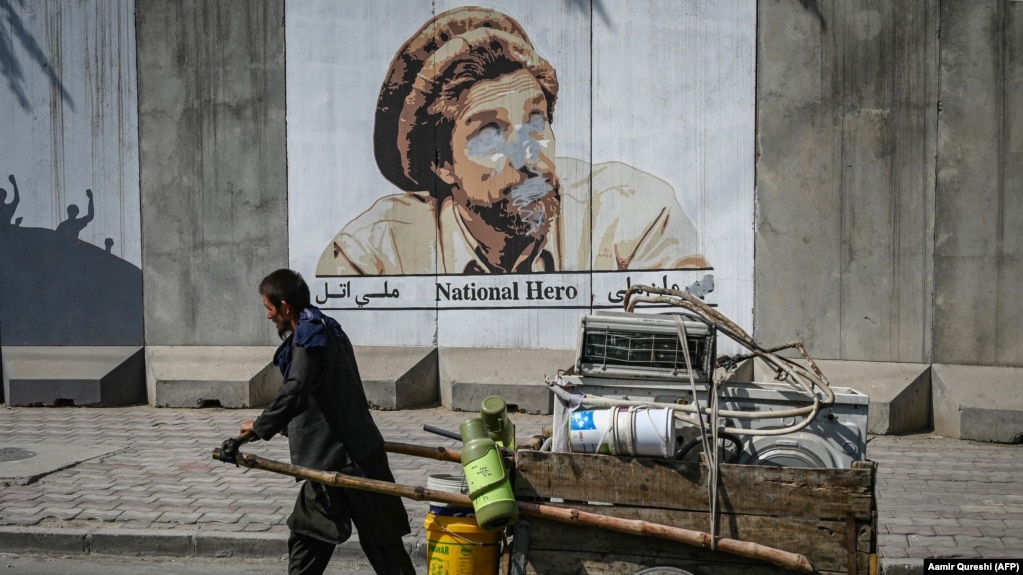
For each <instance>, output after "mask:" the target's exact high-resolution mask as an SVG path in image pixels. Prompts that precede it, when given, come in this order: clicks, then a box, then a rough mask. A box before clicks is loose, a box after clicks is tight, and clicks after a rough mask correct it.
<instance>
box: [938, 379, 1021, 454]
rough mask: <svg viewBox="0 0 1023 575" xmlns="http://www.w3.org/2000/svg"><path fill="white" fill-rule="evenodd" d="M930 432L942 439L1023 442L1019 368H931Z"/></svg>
mask: <svg viewBox="0 0 1023 575" xmlns="http://www.w3.org/2000/svg"><path fill="white" fill-rule="evenodd" d="M933 372H934V382H933V393H934V432H935V433H938V434H940V435H944V436H945V437H953V438H956V439H972V440H976V441H993V442H997V443H1020V442H1021V441H1023V368H1018V367H986V366H975V365H934V366H933Z"/></svg>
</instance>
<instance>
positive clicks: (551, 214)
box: [466, 176, 561, 240]
mask: <svg viewBox="0 0 1023 575" xmlns="http://www.w3.org/2000/svg"><path fill="white" fill-rule="evenodd" d="M502 196H503V197H504V199H502V200H500V201H498V202H494V203H492V204H478V203H473V202H471V201H467V202H466V207H467V208H468V209H469V210H470V211H472V212H473V213H474V214H477V215H478V216H479V217H480V219H481V220H483V222H484V223H486V224H487V225H489V226H490V227H492V228H494V229H496V230H503V231H505V232H507V233H508V235H509V236H512V237H529V238H532V239H535V240H539V239H542V238H543V236H544V235H546V233H547V230H548V229H550V222H551V221H552V220H553V219H554V218H555V216H556V214H557V208H558V204H559V202H560V201H561V196H560V194H559V193H558V189H557V187H556V186H552V185H551V184H550V183H549V182H548V181H547V180H546V179H544V177H543V176H533V177H531V178H529V179H528V180H526V181H525V182H523V183H522V184H519V185H518V186H515V187H511V188H508V189H506V190H505V191H504V193H503V194H502Z"/></svg>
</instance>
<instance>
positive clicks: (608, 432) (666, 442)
mask: <svg viewBox="0 0 1023 575" xmlns="http://www.w3.org/2000/svg"><path fill="white" fill-rule="evenodd" d="M568 431H569V434H568V446H569V449H570V450H571V451H573V452H577V453H606V454H611V455H646V456H651V457H665V458H667V457H673V456H674V455H675V414H674V411H673V410H671V409H667V408H663V409H648V408H645V407H639V408H631V409H630V408H627V407H612V408H609V409H593V410H580V411H576V412H574V413H572V417H571V419H570V421H569V430H568Z"/></svg>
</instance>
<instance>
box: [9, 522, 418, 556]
mask: <svg viewBox="0 0 1023 575" xmlns="http://www.w3.org/2000/svg"><path fill="white" fill-rule="evenodd" d="M423 536H424V533H422V532H413V533H411V534H409V535H406V536H405V537H404V538H403V542H404V544H405V549H406V550H407V551H408V552H409V555H410V556H411V557H412V560H413V561H414V562H415V563H417V564H421V563H425V561H426V542H425V541H424V540H422V537H423ZM0 552H4V553H39V554H52V555H127V556H131V557H194V558H207V559H211V558H227V557H236V558H240V559H281V558H287V555H288V534H287V533H235V532H224V531H191V530H180V531H179V530H171V529H62V528H49V527H9V526H5V527H0ZM334 556H335V557H343V558H346V559H360V558H363V557H364V554H363V552H362V547H361V546H360V545H359V537H358V535H352V537H351V538H350V539H349V540H348V541H345V542H344V543H342V544H341V545H338V546H337V550H336V551H335V552H334Z"/></svg>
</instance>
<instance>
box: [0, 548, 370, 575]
mask: <svg viewBox="0 0 1023 575" xmlns="http://www.w3.org/2000/svg"><path fill="white" fill-rule="evenodd" d="M287 571H288V563H287V561H286V560H284V559H279V560H271V559H264V560H252V559H189V560H183V559H172V558H153V557H98V556H96V555H88V556H75V557H70V556H69V557H59V556H43V555H34V554H33V555H16V554H11V553H0V573H3V575H54V574H55V573H66V574H71V573H73V574H74V575H282V574H283V573H287ZM325 573H326V575H341V574H342V573H343V574H345V575H374V572H373V569H372V568H371V567H370V566H369V564H368V563H366V562H365V561H353V560H350V559H343V558H338V557H335V558H334V559H333V560H332V561H331V562H330V565H329V566H328V567H327V571H326V572H325Z"/></svg>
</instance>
